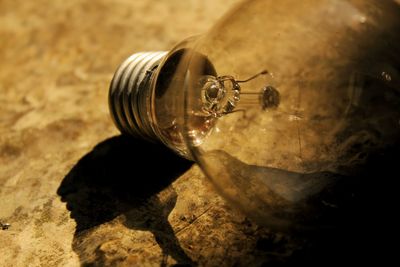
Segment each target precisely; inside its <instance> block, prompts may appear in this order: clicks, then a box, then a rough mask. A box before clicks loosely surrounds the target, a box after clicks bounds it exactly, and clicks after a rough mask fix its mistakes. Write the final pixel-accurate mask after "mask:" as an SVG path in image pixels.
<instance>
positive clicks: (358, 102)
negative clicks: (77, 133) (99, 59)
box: [110, 0, 400, 229]
mask: <svg viewBox="0 0 400 267" xmlns="http://www.w3.org/2000/svg"><path fill="white" fill-rule="evenodd" d="M399 33H400V5H399V3H398V2H396V1H389V0H388V1H374V0H362V1H361V0H337V1H333V0H304V1H291V0H281V1H272V0H249V1H244V2H242V3H240V4H239V5H238V6H237V7H236V8H235V9H233V10H232V11H231V12H230V13H229V14H227V15H226V16H225V17H224V18H222V19H221V20H220V21H219V22H218V23H217V24H216V25H215V27H213V28H212V29H211V30H210V31H209V32H208V33H207V34H206V35H204V36H198V37H195V38H190V39H188V40H185V41H183V42H182V43H180V44H178V45H177V46H176V47H175V48H174V49H172V50H171V51H170V52H169V53H168V54H167V55H166V56H164V57H163V58H162V59H161V58H160V57H159V56H160V54H159V53H154V54H151V53H150V54H145V55H146V57H147V58H150V59H146V60H148V63H141V62H140V63H135V62H134V63H132V64H131V65H129V64H130V63H127V66H128V67H125V65H124V64H123V65H122V67H120V70H119V71H118V72H117V74H116V77H117V78H115V82H113V84H114V85H115V86H114V87H113V86H112V87H111V88H112V90H110V99H111V102H110V109H111V111H112V114H113V116H114V117H115V118H114V121H115V122H116V124H117V125H119V128H120V129H121V131H122V132H127V133H131V132H132V133H133V134H134V135H138V136H143V137H150V139H154V138H156V139H159V140H161V141H162V142H163V143H164V144H165V145H167V146H169V147H170V148H171V149H173V150H174V151H176V152H177V153H179V154H180V155H182V156H184V157H187V158H190V159H193V160H195V161H196V162H197V163H198V164H199V166H200V167H201V168H202V170H203V171H204V172H205V174H206V175H207V177H208V178H210V180H211V181H212V182H213V184H214V185H215V187H216V188H217V190H218V191H219V192H220V193H221V195H223V196H224V197H225V198H226V199H228V200H229V201H230V202H231V203H233V204H234V205H235V206H237V207H238V208H240V209H241V210H242V211H243V212H244V213H245V214H246V215H248V216H249V217H251V218H253V219H254V220H255V221H257V222H258V223H260V224H263V225H268V226H272V227H276V228H280V229H283V228H287V227H299V228H303V227H305V228H307V227H309V226H312V227H314V226H315V225H318V226H321V227H324V226H327V225H329V224H330V222H331V221H333V220H334V217H335V214H338V213H340V212H341V211H342V210H345V208H346V205H348V202H349V201H350V202H351V201H352V198H353V196H354V194H355V191H354V190H356V189H354V188H356V186H355V185H357V186H359V185H360V184H363V183H366V182H367V181H366V179H364V178H365V177H366V175H367V174H368V172H371V173H375V172H374V171H373V170H375V171H376V170H377V169H379V168H380V166H383V165H385V164H386V165H385V166H386V167H388V168H386V167H385V168H386V169H387V170H389V169H390V168H392V169H394V168H395V165H396V161H397V163H398V153H399V152H400V149H399V147H400V45H399V44H400V36H399V35H400V34H399ZM163 55H165V54H163ZM137 57H140V55H139V54H138V56H136V57H135V58H137ZM146 62H147V61H146ZM145 64H147V65H148V66H152V68H151V69H147V70H146V68H144V67H142V66H144V65H145ZM147 65H146V66H147ZM130 69H133V70H134V71H136V69H140V71H143V70H146V72H145V73H144V72H143V74H141V75H142V77H144V78H143V81H141V79H140V78H138V79H136V78H135V77H133V78H131V80H133V81H135V83H133V84H134V85H135V87H134V88H133V89H129V90H128V93H127V94H126V96H125V98H124V93H123V92H124V90H126V88H124V87H125V86H124V84H125V83H124V79H123V78H119V77H126V79H127V78H128V77H130V74H129V73H130V71H129V70H130ZM119 73H120V74H119ZM120 80H121V81H120ZM129 84H131V83H130V82H129ZM120 99H122V100H124V99H126V100H127V101H125V102H124V103H125V104H126V105H124V108H123V109H122V108H119V109H118V108H115V107H113V106H114V105H117V104H115V103H117V102H118V101H122V100H120ZM130 109H132V110H133V111H132V112H131V110H130ZM118 111H119V112H118ZM135 111H137V112H135ZM130 125H133V126H135V127H133V126H132V127H131V126H130ZM137 125H139V127H136V126H137ZM379 164H381V165H379ZM388 173H389V171H388ZM377 175H378V176H379V175H380V174H377ZM374 179H375V178H374ZM381 179H383V178H381Z"/></svg>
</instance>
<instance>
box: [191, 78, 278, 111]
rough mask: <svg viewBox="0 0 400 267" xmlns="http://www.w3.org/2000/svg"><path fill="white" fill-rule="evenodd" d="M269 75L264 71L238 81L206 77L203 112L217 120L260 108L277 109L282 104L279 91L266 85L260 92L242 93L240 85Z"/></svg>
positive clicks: (203, 86) (202, 89)
mask: <svg viewBox="0 0 400 267" xmlns="http://www.w3.org/2000/svg"><path fill="white" fill-rule="evenodd" d="M265 74H268V71H266V70H264V71H262V72H260V73H257V74H256V75H253V76H252V77H250V78H248V79H246V80H236V79H235V78H234V77H233V76H230V75H225V76H218V77H215V76H204V77H202V78H201V79H200V81H199V83H200V88H201V92H202V93H201V99H202V103H203V106H202V112H203V113H204V115H206V116H207V115H208V116H212V117H215V118H218V117H221V116H223V115H226V114H229V113H232V112H236V111H240V110H244V109H248V108H254V107H260V108H261V109H263V110H265V109H269V108H276V107H278V106H279V103H280V94H279V91H278V90H277V89H276V88H274V87H273V86H270V85H266V86H264V87H263V88H261V89H259V90H258V91H242V89H241V86H240V85H239V84H240V83H246V82H249V81H251V80H253V79H256V78H257V77H259V76H260V75H265Z"/></svg>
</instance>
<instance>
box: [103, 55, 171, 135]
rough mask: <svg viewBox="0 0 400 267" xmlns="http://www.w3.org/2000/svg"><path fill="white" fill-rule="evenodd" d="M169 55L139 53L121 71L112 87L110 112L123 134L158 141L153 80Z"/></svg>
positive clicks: (125, 62)
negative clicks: (153, 122)
mask: <svg viewBox="0 0 400 267" xmlns="http://www.w3.org/2000/svg"><path fill="white" fill-rule="evenodd" d="M166 55H167V52H144V53H136V54H133V55H132V56H130V57H129V58H128V59H126V60H125V61H124V62H123V63H122V64H121V65H120V66H119V68H118V69H117V71H116V72H115V74H114V77H113V80H112V82H111V85H110V91H109V98H108V100H109V109H110V114H111V117H112V119H113V121H114V124H115V125H116V126H117V127H118V129H119V130H120V131H121V133H124V134H130V135H133V136H136V137H140V138H144V139H148V140H157V139H158V138H157V136H156V134H155V131H154V128H153V125H152V118H151V93H152V92H151V91H152V90H151V81H152V79H153V78H154V73H155V70H156V69H157V67H158V66H159V64H160V62H161V61H162V59H163V58H164V57H165V56H166Z"/></svg>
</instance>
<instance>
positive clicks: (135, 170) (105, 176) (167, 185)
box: [57, 136, 193, 265]
mask: <svg viewBox="0 0 400 267" xmlns="http://www.w3.org/2000/svg"><path fill="white" fill-rule="evenodd" d="M191 164H192V163H191V162H189V161H187V160H185V159H182V158H180V157H178V156H177V155H175V154H173V152H171V151H170V150H169V149H167V148H166V147H164V146H161V145H157V144H152V143H147V142H144V141H142V140H137V139H134V138H131V137H126V136H116V137H112V138H110V139H107V140H105V141H103V142H101V143H99V144H98V145H96V147H95V148H94V149H93V150H92V151H91V152H89V153H88V154H86V155H85V156H83V157H82V158H81V159H80V160H79V161H78V162H77V163H76V165H75V166H74V167H73V168H72V170H71V171H70V172H69V173H68V174H67V175H66V176H65V177H64V179H63V181H62V182H61V184H60V186H59V188H58V190H57V194H58V195H59V196H60V197H61V200H62V201H63V202H66V204H67V209H68V210H69V211H70V216H71V218H73V219H74V220H75V221H76V230H75V234H74V240H73V245H72V247H73V250H74V251H75V253H77V254H78V256H79V257H80V260H81V263H82V264H85V256H84V254H85V253H86V252H82V248H81V247H79V246H81V245H78V244H82V242H83V241H84V240H80V239H82V238H85V237H84V236H85V235H81V233H84V232H87V231H89V230H91V229H94V228H95V227H96V226H98V225H101V224H103V223H105V222H108V221H111V220H113V219H114V218H116V217H117V216H119V215H122V214H123V215H124V216H125V221H124V225H125V226H126V227H128V228H130V229H135V230H145V231H150V232H151V233H152V234H153V235H154V237H155V240H156V241H157V243H158V245H159V246H160V248H161V249H162V252H163V255H164V256H163V262H164V261H165V259H166V256H168V255H170V256H171V257H173V258H174V259H175V260H176V261H177V262H178V263H180V264H193V262H192V261H191V259H190V258H189V257H188V256H187V255H186V254H185V252H184V250H183V249H182V248H181V246H180V245H179V242H178V240H177V238H176V236H175V234H174V231H173V228H172V227H171V225H170V223H169V222H168V215H169V214H170V212H171V211H172V209H173V208H174V207H175V204H176V200H177V194H176V192H175V190H174V189H173V187H172V186H171V183H172V182H173V181H174V180H175V179H176V178H178V177H179V176H180V175H181V174H182V173H184V172H185V171H186V170H188V169H189V168H190V166H191ZM160 196H161V197H160ZM82 236H83V237H82ZM94 253H95V252H94V251H93V254H94ZM96 260H97V259H96ZM98 260H99V261H98V262H97V263H100V264H101V259H98ZM97 263H95V264H97ZM161 265H163V263H162V264H161Z"/></svg>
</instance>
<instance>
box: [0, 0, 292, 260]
mask: <svg viewBox="0 0 400 267" xmlns="http://www.w3.org/2000/svg"><path fill="white" fill-rule="evenodd" d="M234 2H236V1H235V0H229V1H222V0H213V1H211V0H207V1H177V0H173V1H128V0H118V1H110V0H99V1H89V0H84V1H82V0H71V1H59V0H56V1H44V0H38V1H20V0H15V1H9V0H5V1H1V2H0V114H1V116H0V221H1V223H10V224H11V226H10V228H9V229H8V230H0V244H1V245H0V258H1V261H0V265H1V266H77V265H80V264H82V265H121V266H135V265H136V266H154V265H155V266H157V265H161V266H170V265H174V264H177V263H178V264H198V265H207V266H232V265H241V266H251V265H261V264H262V263H265V262H271V261H279V259H280V258H281V257H284V256H285V255H286V254H287V253H289V252H288V251H290V245H288V244H289V243H287V240H286V239H285V237H283V236H281V235H279V234H276V233H271V232H269V231H268V230H267V229H261V228H259V227H257V226H256V225H254V224H253V223H251V222H250V221H249V220H248V219H246V218H244V217H243V216H241V215H240V214H238V213H236V211H234V210H231V209H230V208H229V207H228V206H227V205H226V204H225V202H224V201H223V200H222V199H221V198H220V197H219V196H218V195H217V194H216V193H215V192H214V190H213V188H212V187H211V186H210V184H209V183H208V181H207V180H206V179H205V177H203V175H202V173H201V171H200V170H199V168H198V167H197V166H196V165H192V164H191V163H190V162H187V161H185V160H183V159H180V158H178V157H177V156H175V155H173V154H172V153H171V152H169V151H168V150H167V149H165V148H163V147H161V146H158V145H153V144H148V143H145V142H142V141H138V140H134V139H130V138H125V137H121V136H119V134H118V132H117V130H116V129H115V127H114V126H113V124H112V122H111V120H110V118H109V115H108V107H107V90H108V85H109V82H110V80H111V78H112V75H113V72H114V70H115V68H116V66H117V65H118V64H119V63H120V62H122V60H123V59H125V58H126V57H127V56H128V55H130V54H131V53H133V52H136V51H143V50H144V51H146V50H167V49H170V48H171V47H172V46H173V45H174V44H175V43H177V42H178V41H180V40H182V39H184V38H185V37H188V36H191V35H194V34H198V33H201V32H204V31H205V30H206V29H207V28H208V27H210V26H211V25H212V24H213V23H214V22H215V21H216V19H217V18H218V17H219V16H220V15H221V14H222V13H223V12H225V11H226V10H227V9H228V8H229V7H231V6H232V5H233V4H234ZM271 248H272V249H271Z"/></svg>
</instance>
